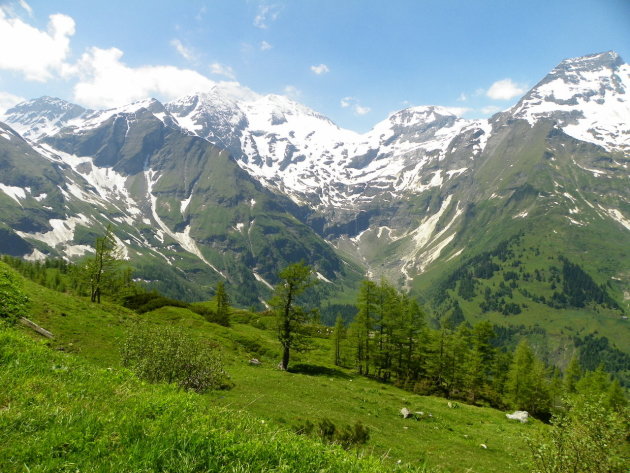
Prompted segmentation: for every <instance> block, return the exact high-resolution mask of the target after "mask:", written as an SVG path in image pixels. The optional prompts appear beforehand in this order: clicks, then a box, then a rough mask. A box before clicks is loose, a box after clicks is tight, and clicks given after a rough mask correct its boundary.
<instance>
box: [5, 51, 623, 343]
mask: <svg viewBox="0 0 630 473" xmlns="http://www.w3.org/2000/svg"><path fill="white" fill-rule="evenodd" d="M628 91H630V66H629V65H627V64H625V63H624V62H623V60H622V59H621V58H620V57H619V56H618V55H617V54H616V53H614V52H606V53H601V54H595V55H590V56H585V57H580V58H575V59H568V60H565V61H563V62H561V63H560V64H559V65H558V66H557V67H556V68H555V69H554V70H553V71H551V72H550V73H549V74H548V75H547V76H546V77H545V78H543V79H542V80H541V81H540V82H539V83H538V84H537V85H536V86H535V87H534V88H532V89H531V90H530V91H529V92H527V93H526V94H525V96H523V97H522V98H521V100H520V101H519V102H518V103H517V104H516V105H515V106H514V107H512V108H511V109H509V110H507V111H505V112H501V113H498V114H496V115H494V116H493V117H491V118H490V119H488V120H465V119H462V118H459V117H457V116H456V115H455V114H454V113H452V112H451V111H450V110H449V109H448V108H445V107H439V106H425V107H413V108H408V109H405V110H402V111H399V112H396V113H393V114H392V115H390V116H389V117H388V118H387V119H386V120H384V121H382V122H380V123H378V124H377V125H376V126H375V127H374V128H373V129H372V130H371V131H369V132H368V133H365V134H357V133H355V132H352V131H349V130H344V129H341V128H339V127H338V126H336V125H335V124H334V123H333V122H331V121H330V120H329V119H327V118H326V117H324V116H322V115H321V114H319V113H317V112H315V111H313V110H311V109H309V108H307V107H305V106H304V105H301V104H299V103H297V102H294V101H292V100H290V99H288V98H287V97H283V96H277V95H267V96H261V95H258V94H255V93H254V92H252V91H250V90H248V89H245V88H238V87H231V88H226V87H225V86H217V87H215V88H214V89H212V90H209V91H205V92H203V93H199V94H196V95H191V96H187V97H182V98H181V99H178V100H175V101H173V102H169V103H166V104H162V103H160V102H158V101H157V100H153V99H152V100H145V101H141V102H136V103H133V104H130V105H127V106H125V107H121V108H117V109H112V110H105V111H94V110H86V109H84V108H82V107H80V106H78V105H74V104H71V103H68V102H65V101H63V100H59V99H54V98H50V97H42V98H39V99H35V100H32V101H29V102H24V103H21V104H19V105H17V106H15V107H13V108H12V109H10V110H8V111H7V112H6V113H5V115H4V116H3V117H1V118H0V119H1V120H2V121H3V123H2V124H0V190H1V191H2V192H0V252H4V253H11V254H14V255H19V256H24V257H26V258H30V259H33V258H42V257H44V256H45V255H54V256H64V257H68V258H77V257H80V256H81V255H83V254H85V253H86V252H88V251H90V245H91V244H92V243H93V241H94V238H95V236H96V235H98V234H100V233H101V232H102V229H103V227H104V226H106V225H107V224H108V223H113V224H114V226H115V232H116V235H117V238H118V239H119V243H120V245H122V246H124V248H125V251H126V255H127V256H128V258H129V259H130V260H131V261H132V262H133V266H134V267H135V268H136V277H137V278H139V279H142V280H144V281H146V282H147V283H148V284H153V285H155V286H157V287H158V288H159V289H160V290H162V291H165V292H167V293H168V294H170V295H173V296H177V297H183V298H187V299H195V298H201V297H207V296H208V294H210V292H211V288H212V287H213V285H214V284H215V282H216V281H217V280H218V279H220V278H221V279H226V280H227V281H228V282H229V284H230V286H231V287H233V288H235V289H237V288H238V290H236V291H235V297H236V300H237V301H238V302H239V303H241V304H247V305H252V304H253V305H257V304H258V305H260V304H261V301H263V300H264V299H265V297H267V295H268V294H269V290H270V287H271V285H273V284H274V283H275V282H277V279H276V274H277V271H278V270H279V269H280V268H282V267H283V266H284V265H286V264H287V263H289V262H292V261H296V260H300V259H304V260H305V261H307V262H308V263H310V264H312V265H313V266H314V268H315V269H316V271H317V273H318V276H319V277H320V279H321V280H322V284H321V285H320V286H321V288H322V289H321V290H322V294H323V296H324V297H328V298H331V299H332V300H336V299H339V300H342V299H343V297H342V296H341V294H343V293H344V292H345V291H348V290H351V289H352V288H353V287H356V282H357V281H358V280H359V279H360V278H362V277H364V275H368V276H369V277H373V278H380V277H385V278H387V279H389V280H390V281H392V282H393V283H395V284H396V285H399V286H402V287H407V288H409V289H411V290H412V293H413V294H416V295H418V296H420V297H422V298H423V299H424V301H425V303H426V304H428V305H429V306H430V307H432V308H433V309H434V311H435V313H436V314H438V315H441V316H442V317H451V318H453V317H454V318H455V319H458V318H459V317H460V314H463V315H464V316H465V317H466V318H469V319H475V318H481V317H489V318H494V319H495V321H496V322H497V323H503V322H505V323H507V322H506V317H510V319H509V323H510V324H520V323H524V324H525V325H527V322H532V321H534V322H539V320H538V319H540V318H543V319H544V318H547V319H549V320H556V321H562V320H565V319H566V318H567V317H574V316H575V317H578V315H575V314H579V317H586V316H587V314H590V315H589V316H593V317H600V318H603V319H602V321H601V323H598V324H597V327H599V328H600V332H601V333H602V334H610V335H611V337H612V338H613V339H614V338H615V337H616V335H615V333H617V332H618V330H620V329H621V330H626V332H625V333H626V334H627V333H628V332H627V325H626V324H627V322H626V321H625V320H624V319H623V317H624V316H625V314H626V313H627V312H628V308H629V302H630V170H629V165H630V101H629V100H628V94H627V92H628ZM564 261H568V262H569V263H568V264H571V265H576V266H577V267H578V268H579V269H580V270H581V271H583V273H584V277H585V278H588V279H589V280H590V281H591V282H592V283H593V284H594V285H595V286H597V287H599V288H601V290H602V291H603V294H605V296H606V297H605V298H602V297H603V296H602V297H600V298H599V299H597V297H595V296H593V297H595V298H593V297H591V298H590V299H589V297H590V296H588V297H587V296H585V295H584V294H583V297H582V302H583V304H582V306H578V305H576V304H577V303H576V300H577V299H576V300H573V302H569V300H570V297H569V295H570V293H571V291H572V290H573V289H571V287H570V286H571V284H572V283H571V281H572V279H571V278H572V276H570V275H568V273H567V271H568V270H567V268H573V266H567V265H566V264H567V263H564ZM512 273H513V274H512ZM537 274H538V276H537ZM506 278H507V279H506ZM166 281H168V282H166ZM584 284H586V283H584ZM503 288H507V289H510V290H509V291H508V290H507V289H503ZM574 289H575V288H574ZM575 290H579V291H582V292H584V290H583V288H578V289H575ZM586 292H588V291H586ZM554 294H557V295H555V296H554ZM591 296H592V294H591ZM563 297H564V298H565V299H566V301H565V302H563ZM506 307H509V309H506ZM507 312H509V313H507ZM571 314H574V315H571ZM541 320H542V319H541ZM582 322H584V324H582ZM549 323H551V322H549ZM560 323H561V322H558V324H560ZM567 324H568V325H571V324H572V322H567ZM580 324H582V325H584V326H588V325H589V323H587V322H586V321H584V320H582V319H581V318H580V322H579V324H578V325H579V326H580V327H582V325H580ZM551 325H554V324H551ZM556 325H557V324H556ZM559 327H560V325H558V327H556V328H557V330H556V333H557V334H560V330H561V329H560V328H559ZM601 327H607V328H605V329H601ZM573 328H575V327H573ZM576 330H578V329H577V328H576ZM602 330H603V331H602ZM576 333H577V332H576ZM558 336H560V335H558ZM629 343H630V342H629ZM628 349H630V347H628Z"/></svg>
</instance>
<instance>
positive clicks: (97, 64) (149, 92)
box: [74, 47, 215, 108]
mask: <svg viewBox="0 0 630 473" xmlns="http://www.w3.org/2000/svg"><path fill="white" fill-rule="evenodd" d="M122 56H123V52H122V51H121V50H119V49H117V48H110V49H100V48H95V47H92V48H90V49H88V51H87V52H86V53H84V54H83V55H82V56H81V59H80V60H79V62H78V63H77V65H76V67H75V69H74V71H75V73H76V74H78V75H79V77H80V81H79V82H78V83H77V84H76V85H75V87H74V100H75V101H77V102H79V103H80V104H82V105H84V106H87V107H91V108H111V107H117V106H120V105H125V104H128V103H131V102H134V101H136V100H141V99H145V98H148V97H158V98H160V99H163V100H172V99H174V98H177V97H181V96H182V95H186V94H190V93H194V92H198V91H202V90H207V89H209V88H211V87H212V86H213V85H215V82H214V81H211V80H210V79H208V78H207V77H204V76H202V75H201V74H199V73H198V72H196V71H193V70H191V69H179V68H177V67H173V66H142V67H138V68H132V67H129V66H127V65H126V64H124V63H123V62H122V61H121V58H122Z"/></svg>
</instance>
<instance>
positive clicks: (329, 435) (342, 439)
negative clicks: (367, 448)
mask: <svg viewBox="0 0 630 473" xmlns="http://www.w3.org/2000/svg"><path fill="white" fill-rule="evenodd" d="M293 430H294V431H295V433H296V434H298V435H309V436H316V437H318V438H319V439H320V440H321V441H322V442H324V443H335V444H339V445H341V446H342V447H343V448H344V449H346V450H348V449H349V448H350V447H352V446H354V445H363V444H365V443H367V441H368V440H369V439H370V429H369V428H367V427H365V426H364V425H363V424H362V423H361V422H360V421H357V422H356V423H355V424H354V425H346V426H344V427H342V428H341V429H338V428H337V426H335V424H334V423H333V422H332V421H331V420H330V419H322V420H320V421H319V422H318V423H317V425H315V424H313V422H311V421H310V420H308V419H307V420H305V421H302V422H301V423H300V424H298V425H297V426H295V427H294V429H293Z"/></svg>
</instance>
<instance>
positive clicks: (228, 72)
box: [210, 62, 236, 79]
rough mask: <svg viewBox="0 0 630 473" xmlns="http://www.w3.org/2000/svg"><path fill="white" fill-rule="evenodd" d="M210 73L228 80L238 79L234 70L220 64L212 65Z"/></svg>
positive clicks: (214, 63)
mask: <svg viewBox="0 0 630 473" xmlns="http://www.w3.org/2000/svg"><path fill="white" fill-rule="evenodd" d="M210 72H211V73H212V74H214V75H217V76H223V77H227V78H228V79H236V74H234V69H232V68H231V67H230V66H227V65H225V64H221V63H218V62H213V63H212V64H210Z"/></svg>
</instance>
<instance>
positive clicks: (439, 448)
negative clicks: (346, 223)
mask: <svg viewBox="0 0 630 473" xmlns="http://www.w3.org/2000/svg"><path fill="white" fill-rule="evenodd" d="M25 290H26V292H28V293H29V294H30V295H31V298H32V300H33V304H32V312H33V314H32V318H33V320H34V321H36V322H38V323H40V324H41V325H42V326H44V327H46V328H47V329H49V330H50V331H52V332H53V333H54V334H55V335H56V339H55V340H54V341H53V342H51V345H52V346H53V347H55V348H57V349H62V350H64V351H71V352H76V353H80V354H81V355H83V356H85V357H87V358H88V359H91V360H93V361H94V362H96V363H97V364H99V365H101V366H106V367H110V366H113V367H114V369H115V370H116V372H117V368H116V367H117V365H118V349H117V345H118V343H119V340H120V339H121V337H123V336H124V331H125V326H127V325H128V324H130V323H133V321H134V320H135V319H139V318H143V319H148V320H151V321H152V322H154V323H160V324H162V323H169V324H175V325H178V326H181V327H183V328H185V329H186V330H190V333H191V336H199V337H203V338H206V339H211V340H214V341H215V342H216V343H217V345H218V346H219V347H220V350H221V352H222V355H223V358H224V360H225V363H226V368H227V371H228V372H229V373H230V374H231V376H232V380H233V382H234V388H233V389H232V390H230V391H221V392H217V393H212V394H210V395H208V396H206V397H202V398H199V400H196V401H194V402H195V403H201V404H203V405H204V406H206V405H207V406H210V405H212V406H222V407H225V408H227V409H229V410H230V411H229V412H236V411H238V412H241V414H235V415H237V416H239V418H243V419H247V418H248V417H247V416H248V415H253V417H252V418H258V419H261V420H260V421H258V422H262V421H264V422H265V423H266V424H269V425H271V426H272V428H274V429H280V430H281V431H283V432H284V431H286V430H291V428H292V426H293V425H295V424H297V423H299V422H300V421H301V420H307V419H308V420H311V421H314V422H317V421H319V420H321V419H323V418H329V419H330V420H332V421H333V422H334V423H335V424H336V425H337V426H342V425H346V424H354V423H355V422H357V421H361V422H362V423H363V424H364V425H367V426H368V427H369V428H370V431H371V439H370V441H369V443H368V444H367V447H366V449H367V451H368V452H371V453H373V454H374V455H377V456H385V457H387V458H388V460H387V464H390V465H392V464H393V462H394V461H397V460H402V462H403V464H405V463H410V464H413V465H419V464H422V463H423V462H424V461H425V460H426V461H428V463H429V465H431V466H435V467H438V468H440V469H442V470H444V471H452V472H465V471H467V472H506V471H515V472H524V471H527V469H526V467H525V466H524V463H525V461H526V457H527V453H526V450H525V446H524V442H523V439H522V434H523V433H527V432H530V431H531V430H532V429H537V428H538V427H539V424H538V423H533V424H526V425H521V424H517V423H514V422H512V421H508V420H507V419H506V418H505V416H504V414H503V413H501V412H499V411H496V410H492V409H487V408H478V407H472V406H466V405H461V407H460V408H458V409H449V408H448V405H447V401H446V400H444V399H440V398H433V397H421V396H416V395H412V394H410V393H408V392H405V391H402V390H399V389H397V388H394V387H392V386H388V385H382V384H379V383H376V382H374V381H371V380H367V379H364V378H361V377H358V376H355V375H354V374H353V373H352V372H351V371H348V370H339V369H336V368H335V367H333V366H332V365H331V363H330V362H329V360H330V359H331V353H330V342H329V340H328V339H326V338H316V339H314V345H315V346H314V350H312V351H311V352H309V353H307V354H304V355H301V356H296V357H295V359H294V360H293V362H294V366H296V367H298V368H299V365H300V364H302V366H303V367H305V368H307V369H309V370H310V371H314V372H315V374H306V373H304V371H305V369H304V368H303V369H302V370H298V372H294V373H284V372H280V371H278V370H276V369H275V368H274V367H275V364H276V363H277V360H278V357H277V354H278V346H277V342H276V341H275V340H274V338H273V337H274V334H273V331H270V330H269V329H268V328H269V327H270V326H271V320H269V319H268V318H264V317H258V316H252V315H251V314H248V313H246V312H239V313H237V314H236V315H235V316H234V320H235V323H234V324H233V326H232V327H231V328H225V327H220V326H218V325H215V324H211V323H208V322H206V321H205V320H204V319H203V318H201V317H200V316H198V315H197V314H194V313H192V312H190V311H188V310H186V309H176V308H162V309H159V310H157V311H154V312H151V313H147V314H144V315H142V316H138V315H135V314H133V313H131V312H129V311H126V310H125V309H121V308H119V307H117V306H113V305H107V304H104V305H102V306H100V307H99V306H95V305H91V304H89V303H88V302H87V301H84V300H82V299H77V298H73V297H68V296H65V295H61V294H58V293H55V292H52V291H48V290H46V289H45V288H42V287H40V286H37V285H35V284H33V283H30V282H25ZM62 313H63V314H65V315H62ZM239 321H240V322H241V323H239ZM242 322H247V323H242ZM265 327H267V329H265ZM254 356H255V357H258V358H259V359H260V360H261V361H262V362H263V364H262V366H259V367H255V366H250V365H249V364H248V363H247V360H248V359H249V358H250V357H254ZM64 363H65V362H64ZM299 371H302V372H299ZM146 389H149V388H146ZM159 389H162V388H159ZM159 389H158V390H157V391H156V393H158V392H159ZM157 395H158V394H156V396H157ZM149 398H150V391H146V399H149ZM156 402H157V401H156ZM403 406H407V407H408V408H409V409H411V410H414V411H424V412H425V413H430V414H432V417H431V418H429V419H427V420H423V421H420V422H416V421H411V420H406V421H403V420H402V419H401V418H400V416H399V414H398V411H399V410H400V409H401V408H402V407H403ZM121 408H122V407H121ZM64 409H65V407H64ZM204 409H205V408H204ZM112 415H113V414H112ZM248 422H249V421H248ZM175 423H178V422H175ZM283 435H284V434H283ZM481 443H484V444H486V445H487V446H488V448H487V449H483V448H482V447H480V444H481Z"/></svg>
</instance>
